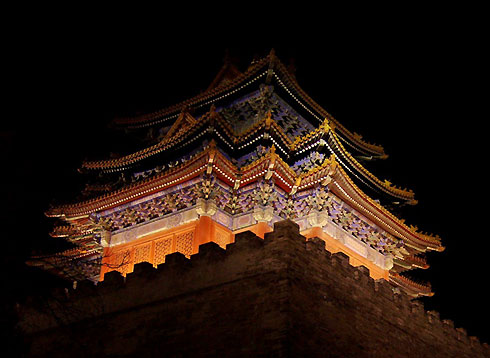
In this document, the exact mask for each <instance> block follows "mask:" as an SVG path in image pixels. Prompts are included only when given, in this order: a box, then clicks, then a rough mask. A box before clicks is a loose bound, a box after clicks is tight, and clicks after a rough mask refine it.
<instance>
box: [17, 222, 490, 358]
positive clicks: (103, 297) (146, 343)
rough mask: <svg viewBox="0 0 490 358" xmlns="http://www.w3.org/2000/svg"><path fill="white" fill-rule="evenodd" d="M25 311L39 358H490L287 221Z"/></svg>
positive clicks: (81, 285)
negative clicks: (222, 356) (103, 357)
mask: <svg viewBox="0 0 490 358" xmlns="http://www.w3.org/2000/svg"><path fill="white" fill-rule="evenodd" d="M40 302H44V304H42V305H41V304H40ZM19 314H20V323H19V328H20V329H21V330H22V331H23V332H24V333H25V337H26V341H27V342H28V343H29V344H30V345H31V346H30V347H31V353H32V354H33V355H36V354H38V355H40V356H43V355H46V356H48V355H49V356H57V355H59V356H62V355H63V354H65V356H66V354H67V353H68V352H72V351H73V350H75V349H77V348H76V347H78V346H77V345H73V344H71V343H72V342H73V341H76V342H77V344H78V345H80V344H82V345H83V346H84V347H85V348H86V349H90V350H91V351H92V352H94V351H97V352H101V353H100V354H102V352H104V354H108V355H110V354H114V355H117V354H122V352H124V353H125V354H135V353H136V352H138V354H140V353H141V354H142V355H143V356H145V354H147V355H150V354H151V352H155V351H156V350H158V351H161V352H168V353H169V356H172V355H178V354H184V353H185V354H195V353H196V352H199V353H200V356H216V355H219V354H218V353H219V352H227V354H229V355H232V356H250V355H259V353H260V354H266V353H267V354H272V353H273V354H278V356H290V354H291V356H296V355H295V354H299V355H303V354H304V356H317V355H321V354H322V352H324V351H325V350H328V351H329V352H330V354H331V355H330V356H332V357H351V356H356V357H368V356H369V357H371V356H379V357H384V356H391V354H392V353H393V352H397V356H398V357H419V356H420V357H422V356H425V354H426V353H427V352H431V356H432V357H450V356H458V357H488V356H490V350H489V349H488V345H487V344H481V343H480V342H479V341H478V339H477V338H475V337H468V335H467V334H466V331H465V330H464V329H461V328H454V323H453V322H452V321H448V320H441V319H440V317H439V314H438V313H437V312H431V311H429V312H426V311H425V310H424V308H423V305H422V304H421V303H420V302H419V301H417V300H412V299H411V298H410V297H409V296H408V295H407V294H405V293H404V292H402V291H400V290H399V289H398V288H396V287H395V286H393V285H392V284H390V283H389V282H387V281H385V280H382V279H381V280H373V279H372V278H371V277H370V275H369V270H368V269H367V268H366V267H364V266H359V267H353V266H351V265H350V264H349V257H348V256H346V255H345V254H342V253H335V254H331V253H330V252H328V251H326V250H325V244H324V242H323V240H321V239H318V238H312V239H309V240H306V239H305V237H304V236H302V235H300V232H299V226H298V225H297V224H295V223H294V222H292V221H290V220H285V221H281V222H277V223H275V224H274V230H273V231H272V232H270V233H267V234H265V237H264V239H263V240H262V239H261V238H259V237H257V236H256V235H255V234H253V233H252V232H250V231H247V232H243V233H240V234H237V235H236V237H235V242H234V243H232V244H228V245H227V247H226V250H225V249H222V248H221V247H220V246H219V245H217V244H215V243H213V242H210V243H206V244H204V245H201V246H200V247H199V252H198V253H197V254H194V255H192V256H191V257H190V259H188V258H186V257H185V256H184V255H183V254H180V253H173V254H171V255H167V256H166V259H165V263H163V264H160V265H158V267H157V268H154V267H153V266H152V265H151V264H149V263H145V262H143V263H139V264H136V265H135V266H134V272H132V273H130V274H128V275H127V276H126V277H123V276H122V275H121V274H120V273H119V272H117V271H112V272H109V273H107V274H106V275H105V279H104V281H102V282H99V283H98V284H97V285H94V284H93V283H92V282H90V281H82V282H78V283H77V285H76V287H75V288H70V289H66V290H58V291H56V292H53V294H52V296H51V297H48V298H47V299H44V300H41V299H39V298H33V299H32V302H31V303H30V304H29V303H28V304H26V305H25V306H22V307H21V308H20V309H19ZM245 332H246V334H245ZM70 342H71V343H70ZM80 342H81V343H80ZM87 347H88V348H87ZM142 352H143V353H142ZM271 352H272V353H271ZM232 353H233V354H232ZM185 354H184V355H185ZM95 355H97V354H95ZM74 356H78V353H77V354H74Z"/></svg>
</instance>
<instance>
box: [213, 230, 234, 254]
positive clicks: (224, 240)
mask: <svg viewBox="0 0 490 358" xmlns="http://www.w3.org/2000/svg"><path fill="white" fill-rule="evenodd" d="M230 241H231V240H230V234H229V233H228V232H226V231H224V230H219V229H218V228H217V229H216V235H215V238H214V242H215V243H217V244H218V245H219V246H221V247H222V248H223V249H226V245H227V244H229V243H230Z"/></svg>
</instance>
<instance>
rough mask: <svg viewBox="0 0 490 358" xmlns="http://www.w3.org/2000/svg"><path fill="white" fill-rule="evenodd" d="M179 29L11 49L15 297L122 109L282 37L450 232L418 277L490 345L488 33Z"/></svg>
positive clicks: (353, 127) (430, 228) (180, 89)
mask: <svg viewBox="0 0 490 358" xmlns="http://www.w3.org/2000/svg"><path fill="white" fill-rule="evenodd" d="M169 36H170V35H169V34H166V37H162V38H161V40H160V41H154V40H153V41H151V42H149V41H144V39H143V38H141V39H139V38H136V39H135V38H132V39H131V40H128V41H126V40H121V39H119V40H118V41H113V39H112V38H110V37H108V38H105V37H103V38H102V37H100V38H99V37H97V38H96V39H94V38H92V37H90V38H85V37H84V36H82V35H79V36H77V37H76V38H72V40H71V41H70V42H65V41H64V40H63V39H61V38H57V37H51V38H49V39H47V40H46V39H45V38H43V39H38V40H39V41H37V40H36V41H33V43H29V46H27V47H23V48H22V51H21V52H18V53H17V55H16V56H14V57H13V58H12V62H15V65H16V67H15V68H19V69H21V70H16V71H12V72H11V73H9V77H10V76H11V77H12V81H9V82H8V83H9V86H10V91H9V93H10V95H11V97H10V96H9V98H8V99H9V101H8V102H9V103H7V105H8V106H9V108H10V107H11V111H9V113H12V114H11V115H10V118H8V119H7V120H4V121H2V124H1V141H2V147H1V149H2V153H3V155H2V171H3V175H2V176H3V178H4V179H6V183H7V184H4V185H3V188H2V189H3V190H4V192H2V197H3V198H5V201H4V202H5V203H7V205H3V206H4V208H3V209H4V210H6V213H5V215H4V218H6V221H5V222H6V225H7V226H8V228H7V231H6V232H5V235H6V237H5V240H4V241H5V242H6V245H7V246H6V249H7V251H8V254H7V255H6V256H5V257H3V258H2V260H3V263H4V264H5V265H6V266H7V268H8V269H9V270H11V273H12V274H11V275H10V278H9V284H11V285H12V289H11V290H10V298H9V299H10V300H14V301H15V300H21V299H22V297H24V296H25V295H26V293H27V292H31V291H32V290H33V289H38V288H39V287H40V286H45V285H48V282H49V284H53V283H52V282H51V281H50V280H49V279H48V278H47V277H46V276H44V275H43V274H40V273H39V272H35V271H33V270H31V269H27V268H25V267H24V266H23V264H22V262H23V260H24V259H25V258H26V257H28V255H29V254H30V253H31V252H35V251H36V250H40V249H43V250H46V249H49V250H55V249H57V248H58V247H59V243H58V242H56V239H53V238H50V237H49V236H48V232H49V231H50V229H51V227H52V225H53V221H52V220H50V219H47V218H45V217H44V215H43V212H44V211H45V210H46V209H47V208H48V205H49V204H50V203H54V202H63V201H64V200H68V199H71V198H73V197H74V196H75V195H76V194H77V193H78V192H79V190H80V189H81V188H82V184H83V177H82V176H81V175H80V174H78V173H77V172H76V169H77V168H78V167H80V164H81V161H82V160H83V159H85V158H100V157H107V156H108V154H109V152H111V151H114V150H115V149H113V148H112V146H111V142H110V130H109V129H108V128H107V124H108V123H109V122H110V121H111V119H112V118H114V116H116V115H122V114H127V113H136V112H145V111H149V110H152V109H159V108H163V107H165V106H167V105H170V104H173V103H175V102H177V101H180V100H183V99H185V98H187V97H189V96H193V95H195V94H198V93H199V92H200V91H202V90H204V89H205V88H206V87H207V86H208V84H209V83H210V82H211V81H212V79H213V78H214V76H215V75H216V73H217V72H218V71H219V69H220V67H221V65H222V61H223V57H224V53H225V49H229V51H230V54H231V56H233V57H236V58H237V59H238V61H239V63H240V64H241V66H242V69H243V67H246V65H247V64H248V63H249V62H250V60H251V59H252V57H253V56H254V55H256V54H257V55H260V56H263V55H266V54H267V53H268V51H269V50H270V48H272V47H274V48H275V50H276V53H277V55H278V56H279V58H280V59H281V60H282V62H283V63H286V64H288V63H289V61H290V59H294V61H295V65H296V68H297V72H296V76H297V79H298V82H299V84H300V86H301V87H302V88H303V89H304V90H305V91H306V92H307V93H308V94H309V95H310V96H311V97H312V98H313V99H314V100H315V101H316V102H317V103H319V104H320V105H321V106H322V107H323V108H325V109H326V110H327V111H328V112H329V113H331V114H332V115H333V116H334V117H335V118H336V119H337V120H338V121H339V122H341V123H342V124H343V125H344V126H345V127H347V128H348V129H349V130H350V131H351V132H357V133H359V134H362V135H363V138H364V139H365V140H366V141H368V142H371V143H376V144H381V145H382V146H383V147H384V148H385V152H386V153H387V154H388V155H389V159H387V160H386V161H381V162H377V163H368V164H366V166H367V168H368V169H369V170H371V172H373V173H374V174H375V175H377V176H378V177H379V178H380V179H388V180H390V181H391V182H392V183H394V184H396V185H398V186H401V187H406V188H409V189H412V190H413V191H414V192H415V195H416V199H417V200H418V201H419V204H418V205H416V206H410V207H407V208H405V209H404V210H403V212H402V215H401V217H402V218H404V219H406V222H407V223H408V224H409V225H410V224H413V225H416V226H418V227H419V229H420V230H422V231H426V232H430V233H433V234H438V235H440V236H441V237H442V243H443V245H444V246H445V247H446V250H445V251H444V252H443V253H434V254H430V255H429V264H430V265H431V268H430V269H428V270H426V271H424V272H421V273H418V274H417V279H420V280H426V281H430V282H431V283H432V287H433V291H434V292H435V296H434V297H432V298H429V299H424V303H425V305H426V308H427V309H434V310H437V311H439V312H440V314H441V317H442V318H447V319H452V320H454V321H455V324H456V326H457V327H465V328H466V329H467V330H468V332H469V334H470V335H477V336H479V337H481V339H482V341H486V342H490V334H489V331H488V329H487V328H486V323H487V321H488V319H489V314H488V313H489V311H488V307H487V304H488V294H487V293H486V286H487V284H488V276H487V275H488V273H489V270H488V266H487V255H488V252H489V251H490V245H489V243H488V240H489V238H488V222H489V220H488V214H487V212H488V210H487V208H488V205H489V193H488V181H487V178H488V176H487V175H486V174H485V173H484V172H485V169H486V166H487V165H488V164H487V160H488V159H487V157H488V147H487V145H488V132H487V129H486V128H484V122H486V121H487V119H486V117H487V116H488V114H487V111H484V110H483V106H484V94H483V92H480V90H479V89H478V88H477V86H478V84H479V83H480V82H481V81H482V79H481V75H482V74H481V69H482V62H481V61H482V60H480V50H479V49H478V48H479V47H478V44H477V43H475V42H473V41H472V40H471V39H469V38H468V37H466V36H464V34H463V36H460V34H459V33H458V31H447V32H446V33H441V32H440V31H428V32H427V31H421V32H413V31H411V30H410V31H408V30H407V31H401V32H397V33H396V34H393V33H390V31H380V32H379V33H367V34H363V33H356V34H355V36H349V35H348V34H343V36H342V37H337V36H336V35H325V36H323V37H319V38H316V39H315V40H314V41H310V42H305V41H303V39H304V38H294V39H293V38H291V39H289V40H288V41H276V40H272V39H271V40H270V41H269V42H267V41H262V42H266V44H264V45H263V46H262V45H252V44H251V43H252V42H251V41H249V42H244V43H243V44H242V43H240V41H238V40H236V41H230V42H228V41H216V42H209V43H204V42H202V41H198V40H195V39H194V38H193V39H189V40H186V41H185V43H183V42H182V41H181V42H177V43H175V42H172V41H168V39H169ZM33 59H35V60H33ZM9 79H10V78H9ZM485 100H486V101H488V98H487V97H485ZM370 164H372V165H370ZM9 302H10V301H9Z"/></svg>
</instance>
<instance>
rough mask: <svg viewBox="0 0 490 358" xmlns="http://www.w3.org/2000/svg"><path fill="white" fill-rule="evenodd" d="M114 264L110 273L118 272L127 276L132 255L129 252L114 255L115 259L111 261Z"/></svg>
mask: <svg viewBox="0 0 490 358" xmlns="http://www.w3.org/2000/svg"><path fill="white" fill-rule="evenodd" d="M111 261H112V264H111V266H110V267H109V269H110V271H112V270H116V271H119V272H120V273H122V274H123V275H126V274H127V273H128V272H129V268H130V267H129V266H130V265H129V264H130V262H131V253H130V251H129V250H125V251H119V252H116V253H115V254H114V257H113V259H112V260H111Z"/></svg>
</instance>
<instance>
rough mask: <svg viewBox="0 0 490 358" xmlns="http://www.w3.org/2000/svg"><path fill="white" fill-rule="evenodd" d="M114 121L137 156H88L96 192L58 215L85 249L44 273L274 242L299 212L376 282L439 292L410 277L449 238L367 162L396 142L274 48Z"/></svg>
mask: <svg viewBox="0 0 490 358" xmlns="http://www.w3.org/2000/svg"><path fill="white" fill-rule="evenodd" d="M113 125H114V126H115V127H117V128H121V129H124V130H125V131H126V132H127V133H133V134H134V137H140V138H145V139H144V140H143V141H142V142H140V143H139V145H140V148H139V149H138V150H134V151H132V152H129V153H127V154H126V155H123V156H120V157H118V158H111V159H106V160H98V161H86V162H84V163H83V164H82V166H81V168H80V172H81V173H82V174H83V175H85V176H86V178H87V186H86V188H85V190H84V192H83V193H82V194H83V199H82V200H79V201H77V202H73V203H70V204H65V205H60V206H56V207H52V208H51V209H49V210H48V211H47V213H46V215H47V216H49V217H55V218H59V219H60V220H61V222H63V224H62V225H58V226H56V227H55V229H54V231H53V233H52V236H55V237H62V238H64V239H66V240H69V241H70V242H72V243H73V244H74V245H75V248H74V249H71V250H69V251H65V252H62V253H59V254H57V255H54V256H51V257H49V258H44V259H43V265H44V267H45V268H48V269H53V270H56V271H57V272H58V273H59V274H61V275H65V276H69V277H71V278H72V279H76V280H81V279H83V278H91V279H92V280H94V281H99V280H103V279H104V275H105V274H106V273H107V272H109V271H113V270H117V271H119V272H121V273H123V274H124V275H125V274H127V273H129V272H132V270H133V267H134V265H135V264H138V263H140V262H150V263H151V264H153V265H154V266H157V265H158V264H161V263H163V262H164V261H165V256H166V255H168V254H170V253H173V252H180V253H183V254H184V255H186V256H190V255H192V254H194V253H196V252H197V251H198V247H199V246H200V245H202V244H204V243H207V242H210V241H213V242H215V243H217V244H218V245H220V246H221V247H223V248H225V247H226V245H227V244H229V243H231V242H233V241H234V236H235V234H237V233H239V232H242V231H247V230H250V231H253V232H254V233H255V234H256V235H258V236H259V237H262V238H263V237H264V234H265V233H267V232H269V231H271V227H272V225H273V224H274V223H275V222H277V221H280V220H283V219H291V220H293V221H295V222H296V223H297V224H298V225H299V227H300V230H301V234H302V235H304V236H305V237H307V238H313V237H318V238H321V239H322V240H323V241H324V242H325V246H326V249H327V250H329V251H330V252H332V253H336V252H342V253H344V254H346V255H348V257H349V260H350V263H351V264H352V265H354V266H360V265H364V266H366V267H367V268H369V271H370V275H371V277H373V278H374V279H384V280H386V281H388V282H390V283H391V284H392V285H394V286H397V287H400V288H401V289H403V290H404V291H406V292H407V293H408V294H409V295H411V296H412V297H418V296H423V295H425V296H427V295H432V292H431V289H430V286H426V285H421V284H418V283H416V282H413V281H411V280H410V279H408V278H407V277H406V276H404V274H403V273H404V272H405V271H407V270H411V269H414V268H427V267H428V265H427V263H426V261H425V259H424V253H425V252H427V251H428V250H435V251H442V250H443V247H442V246H441V242H440V239H439V238H438V237H434V236H431V235H426V234H423V233H420V232H418V231H417V229H416V228H414V227H411V226H407V225H406V224H405V223H404V220H402V219H400V218H397V217H396V216H395V215H394V214H393V213H392V212H391V208H393V206H396V205H414V204H416V200H415V197H414V193H413V192H412V191H411V190H407V189H402V188H399V187H396V186H395V185H393V184H391V183H390V182H388V181H386V180H381V179H379V178H378V177H376V176H375V175H374V174H373V173H371V172H370V171H369V170H368V169H367V168H366V165H368V164H369V163H368V161H369V160H378V159H379V160H382V159H385V158H386V157H387V155H386V154H385V152H384V150H383V148H382V147H381V146H379V145H374V144H370V143H367V142H365V141H364V140H363V139H362V137H361V136H359V135H357V134H354V133H352V132H350V131H349V130H348V129H347V128H345V127H344V126H342V124H341V123H339V122H338V121H337V120H336V119H335V118H333V117H332V116H331V115H330V114H329V113H328V112H326V111H325V110H324V109H323V108H322V107H321V106H320V105H319V104H317V103H316V102H315V101H314V100H313V99H311V98H310V97H309V96H308V95H307V94H306V93H305V92H304V91H303V90H302V89H301V87H300V86H299V84H298V83H297V81H296V78H295V77H294V75H293V74H291V73H290V72H289V71H288V69H287V68H286V67H285V66H284V65H283V64H282V63H281V61H280V60H279V59H278V58H277V56H276V55H275V53H274V51H271V52H270V53H269V55H268V56H266V57H264V58H262V59H257V60H254V61H253V62H252V63H251V64H250V65H249V67H248V68H247V69H246V70H244V71H240V70H239V69H238V68H237V67H236V66H235V65H234V64H233V63H231V61H228V60H225V64H224V66H223V68H222V69H221V71H220V72H219V73H218V75H217V76H216V78H215V79H214V80H213V81H212V83H211V85H210V86H209V87H208V89H207V90H206V91H205V92H203V93H201V94H199V95H197V96H195V97H192V98H189V99H187V100H185V101H183V102H181V103H177V104H175V105H173V106H171V107H168V108H165V109H162V110H159V111H156V112H152V113H148V114H145V115H142V116H137V117H128V118H118V119H116V120H114V122H113ZM31 262H32V263H33V264H35V263H36V262H38V261H36V258H33V259H32V261H31Z"/></svg>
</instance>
